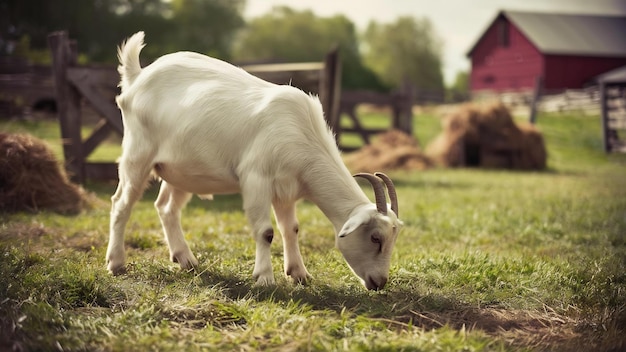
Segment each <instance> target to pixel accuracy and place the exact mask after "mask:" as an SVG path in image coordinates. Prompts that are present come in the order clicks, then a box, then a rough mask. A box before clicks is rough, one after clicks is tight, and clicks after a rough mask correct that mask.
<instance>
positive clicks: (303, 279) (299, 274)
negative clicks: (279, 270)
mask: <svg viewBox="0 0 626 352" xmlns="http://www.w3.org/2000/svg"><path fill="white" fill-rule="evenodd" d="M285 275H286V276H287V277H290V278H291V281H292V282H293V283H294V284H301V285H306V284H308V283H309V282H310V281H311V279H313V276H311V274H309V272H308V271H306V269H304V268H302V269H290V270H287V271H286V272H285Z"/></svg>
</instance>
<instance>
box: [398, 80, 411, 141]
mask: <svg viewBox="0 0 626 352" xmlns="http://www.w3.org/2000/svg"><path fill="white" fill-rule="evenodd" d="M414 95H415V89H414V88H413V85H412V84H411V81H409V80H408V79H405V80H404V82H403V83H402V87H401V89H400V97H401V99H400V101H398V102H397V104H398V113H397V116H394V118H395V119H396V121H394V127H395V128H397V129H399V130H400V131H402V132H404V133H406V134H408V135H409V136H411V135H413V99H414Z"/></svg>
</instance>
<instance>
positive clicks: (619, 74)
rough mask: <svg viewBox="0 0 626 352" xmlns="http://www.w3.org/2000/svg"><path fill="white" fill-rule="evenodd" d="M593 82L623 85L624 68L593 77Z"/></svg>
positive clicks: (624, 79) (625, 73) (624, 77)
mask: <svg viewBox="0 0 626 352" xmlns="http://www.w3.org/2000/svg"><path fill="white" fill-rule="evenodd" d="M594 81H596V82H603V83H625V82H626V66H622V67H618V68H616V69H613V70H611V71H609V72H605V73H603V74H601V75H598V76H596V77H594Z"/></svg>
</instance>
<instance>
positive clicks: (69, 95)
mask: <svg viewBox="0 0 626 352" xmlns="http://www.w3.org/2000/svg"><path fill="white" fill-rule="evenodd" d="M48 45H49V47H50V51H51V54H52V67H53V70H52V73H53V76H54V82H55V83H54V85H55V91H56V98H57V99H56V101H57V109H58V112H59V123H60V126H61V138H62V143H63V155H64V157H65V168H66V169H67V170H68V171H69V173H70V177H71V178H72V180H73V181H76V182H80V183H83V182H84V181H85V163H84V157H83V144H82V137H81V132H80V127H81V119H80V95H79V94H78V91H76V89H75V88H74V87H73V86H72V85H71V84H70V83H69V82H68V80H67V69H68V67H69V66H72V65H75V64H76V58H77V52H76V43H73V44H72V43H70V40H69V38H68V35H67V32H64V31H61V32H54V33H52V34H50V35H49V36H48ZM72 49H74V50H72Z"/></svg>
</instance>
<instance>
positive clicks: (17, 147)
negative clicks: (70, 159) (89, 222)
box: [0, 133, 88, 214]
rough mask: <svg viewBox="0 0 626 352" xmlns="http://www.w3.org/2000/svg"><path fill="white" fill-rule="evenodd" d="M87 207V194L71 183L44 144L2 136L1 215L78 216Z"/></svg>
mask: <svg viewBox="0 0 626 352" xmlns="http://www.w3.org/2000/svg"><path fill="white" fill-rule="evenodd" d="M86 206H88V203H87V201H86V194H85V191H84V190H83V189H82V188H80V187H78V186H76V185H74V184H72V183H70V182H69V180H68V178H67V175H66V174H65V172H64V170H63V169H62V168H61V166H60V165H59V163H58V162H57V160H56V159H55V157H54V155H53V154H52V151H51V150H50V149H49V148H48V146H47V145H46V144H45V143H44V142H43V141H41V140H38V139H36V138H34V137H32V136H29V135H26V134H8V133H0V212H17V211H38V210H43V209H46V210H51V211H54V212H57V213H61V214H77V213H79V212H80V211H81V209H83V208H84V207H86Z"/></svg>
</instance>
